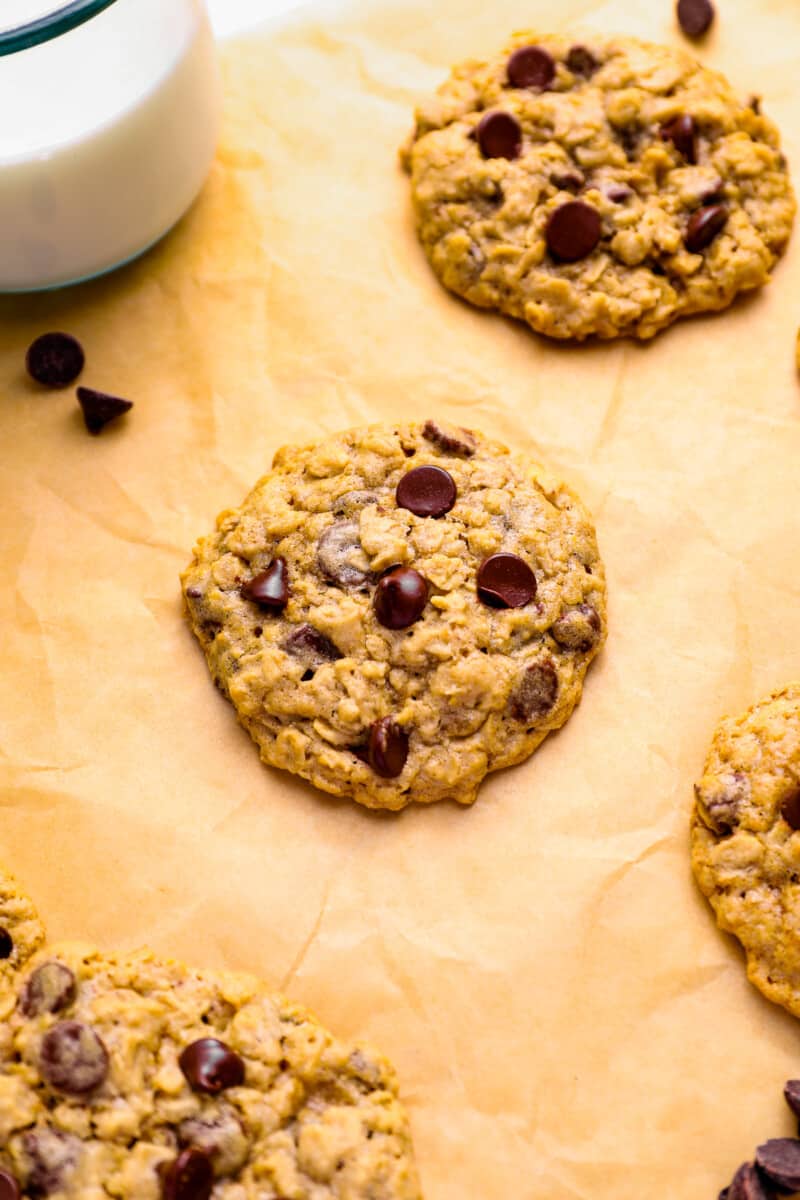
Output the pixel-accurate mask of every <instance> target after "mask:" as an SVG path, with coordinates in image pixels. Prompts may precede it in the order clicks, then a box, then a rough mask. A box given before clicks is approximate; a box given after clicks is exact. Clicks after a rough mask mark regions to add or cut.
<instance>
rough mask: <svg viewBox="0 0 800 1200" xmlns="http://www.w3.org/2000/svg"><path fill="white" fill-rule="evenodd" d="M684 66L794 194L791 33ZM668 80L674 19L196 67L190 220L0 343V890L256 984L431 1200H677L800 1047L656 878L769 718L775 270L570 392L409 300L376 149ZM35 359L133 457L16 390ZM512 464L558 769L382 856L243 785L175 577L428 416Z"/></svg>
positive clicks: (467, 4)
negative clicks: (335, 1062) (383, 1070)
mask: <svg viewBox="0 0 800 1200" xmlns="http://www.w3.org/2000/svg"><path fill="white" fill-rule="evenodd" d="M719 8H720V9H721V12H720V16H719V20H718V23H717V27H716V30H715V32H714V34H713V36H712V37H711V38H710V39H709V40H708V41H707V43H706V44H705V45H704V46H702V47H701V48H700V50H699V51H698V53H699V54H700V55H701V57H702V58H703V59H704V60H707V61H709V62H711V63H712V64H713V65H714V66H716V67H719V68H721V69H723V70H725V71H726V72H727V73H728V74H729V75H730V77H731V78H732V79H733V80H734V81H735V82H736V84H737V85H738V87H739V88H740V89H741V91H742V92H743V93H744V94H745V95H746V94H749V93H751V92H756V93H760V94H761V95H763V97H764V105H765V109H766V111H767V112H768V113H770V114H771V115H772V116H773V117H774V118H775V119H776V120H777V122H778V123H779V125H780V127H781V129H782V131H783V135H784V139H785V145H786V149H787V152H788V154H789V157H790V159H791V160H794V161H795V162H797V163H800V98H798V88H797V80H798V75H799V74H800V10H798V7H797V4H796V3H795V0H770V2H769V3H766V2H765V0H719ZM537 23H538V24H539V25H541V26H543V27H544V26H548V25H553V24H555V25H557V26H558V27H559V28H565V29H572V28H575V29H578V28H581V27H583V28H585V29H588V30H589V31H591V30H596V31H599V32H606V31H609V32H610V31H626V32H630V33H633V34H637V35H642V36H646V37H652V38H654V39H657V40H665V41H670V42H677V41H679V40H680V35H679V34H678V32H677V30H676V28H675V27H674V25H673V17H672V4H671V0H647V2H646V3H645V2H644V0H640V2H639V3H637V4H634V3H632V2H631V0H628V2H626V3H623V2H621V0H619V2H609V3H607V4H602V3H596V2H591V0H582V2H581V0H565V2H564V3H562V4H560V5H556V6H554V5H552V4H550V3H544V0H528V2H527V3H526V2H523V0H494V2H493V3H491V4H487V3H486V2H485V0H458V2H456V0H435V3H433V4H431V3H430V2H429V0H407V2H405V3H399V0H390V3H388V4H381V5H369V6H366V7H362V8H356V9H354V8H351V9H349V10H348V11H347V12H346V13H345V15H341V14H340V15H338V16H335V17H330V16H327V15H326V16H325V17H324V18H322V19H317V21H316V22H315V23H311V24H307V25H305V26H302V25H298V26H293V27H290V28H287V29H285V30H284V31H283V32H280V33H278V32H271V33H265V34H263V35H259V36H253V37H251V38H249V39H248V40H246V41H244V42H242V43H240V44H238V45H233V46H230V47H228V48H226V50H225V52H224V59H225V71H226V79H227V122H226V127H225V132H224V137H223V141H222V145H221V148H220V151H219V156H218V161H217V163H216V165H215V168H214V171H213V174H212V176H211V179H210V181H209V184H208V187H207V189H206V191H205V193H204V195H203V196H202V198H201V200H200V201H199V203H198V204H197V205H196V206H195V208H194V210H193V211H192V213H191V214H190V216H189V217H188V218H187V219H186V220H185V221H184V222H183V223H182V224H181V225H180V227H179V228H178V229H177V230H176V231H175V232H174V233H173V234H172V236H170V238H169V239H168V240H167V241H166V242H165V243H164V244H162V245H161V246H160V247H159V248H157V249H156V250H155V251H154V252H152V253H150V254H149V255H148V256H147V257H146V258H144V259H143V260H141V261H140V262H138V263H136V264H135V265H133V266H132V267H129V268H127V269H126V270H124V271H123V272H121V273H119V274H117V275H115V276H113V277H111V278H108V279H106V280H103V281H100V282H96V283H93V284H90V285H87V286H83V287H80V288H77V289H75V290H72V291H67V292H62V293H59V294H54V295H51V296H45V297H39V298H28V299H19V298H17V299H8V300H4V301H3V302H2V304H0V381H1V382H0V460H1V465H0V513H1V514H2V517H1V519H2V564H3V586H2V588H0V645H2V669H1V671H0V780H1V781H2V789H1V790H0V804H1V805H2V824H1V825H0V857H2V858H3V859H4V860H7V861H8V862H9V863H10V864H11V865H12V867H13V868H14V870H15V871H16V872H17V873H18V874H19V876H20V877H21V879H23V880H24V881H25V883H26V884H27V885H28V887H29V888H30V890H31V892H32V893H33V894H34V896H35V897H36V898H37V899H38V901H39V902H40V904H41V907H42V909H43V912H44V913H45V915H46V917H47V918H48V921H49V924H50V928H51V931H52V933H53V935H54V936H69V935H73V936H80V937H87V938H91V939H94V940H97V941H99V942H100V943H102V944H103V945H105V946H112V945H120V946H133V945H135V944H138V943H140V942H141V941H143V940H145V939H146V940H147V941H149V942H150V943H152V945H153V946H154V947H155V948H156V949H157V950H159V951H162V952H171V953H175V954H178V955H180V956H182V957H185V958H188V959H190V960H193V961H195V962H197V963H201V964H225V965H227V966H231V967H240V968H247V969H253V970H257V971H259V972H261V973H262V974H263V975H264V976H266V977H267V978H269V979H270V980H273V981H274V982H275V984H276V985H279V986H281V987H284V988H287V989H288V990H289V991H290V993H291V994H292V996H293V997H295V998H296V999H297V1000H300V1001H302V1002H305V1003H307V1004H309V1005H311V1006H312V1007H313V1008H314V1009H315V1010H316V1011H317V1012H318V1013H319V1015H320V1016H321V1017H322V1018H323V1019H324V1020H325V1021H326V1022H327V1023H328V1024H330V1025H331V1026H332V1027H334V1028H335V1029H336V1030H338V1031H340V1032H341V1033H343V1034H345V1035H348V1036H349V1035H355V1034H364V1035H366V1037H367V1038H368V1039H369V1040H371V1041H373V1042H374V1043H376V1044H377V1045H378V1046H380V1047H381V1048H382V1049H384V1050H385V1051H386V1052H387V1053H389V1054H390V1055H391V1057H392V1058H393V1059H394V1061H395V1062H396V1064H397V1066H398V1068H399V1069H400V1072H401V1078H402V1082H403V1090H404V1093H405V1096H406V1099H407V1101H408V1103H409V1106H410V1109H411V1112H412V1117H413V1124H414V1129H415V1135H416V1142H417V1148H418V1153H419V1160H420V1167H421V1171H422V1176H423V1181H424V1186H425V1191H426V1195H427V1197H428V1198H429V1200H464V1198H466V1197H489V1198H490V1200H494V1198H495V1197H497V1198H498V1200H499V1198H500V1197H506V1196H513V1197H514V1198H515V1200H553V1198H554V1197H560V1198H564V1200H567V1198H575V1200H578V1198H580V1200H584V1198H586V1200H588V1198H589V1197H591V1200H642V1197H649V1196H669V1197H670V1198H671V1200H705V1198H706V1197H711V1196H716V1194H717V1191H718V1189H719V1188H720V1187H721V1186H722V1184H723V1183H725V1182H727V1179H728V1178H729V1176H730V1174H731V1173H732V1171H733V1168H734V1167H735V1166H736V1165H737V1164H738V1162H739V1161H740V1160H741V1159H743V1158H745V1157H746V1156H748V1155H749V1154H750V1153H751V1152H752V1149H753V1147H754V1145H755V1143H756V1142H757V1141H759V1140H761V1139H763V1138H764V1137H766V1136H768V1135H778V1134H781V1133H786V1132H790V1131H791V1124H790V1121H789V1117H788V1114H784V1111H783V1105H782V1101H781V1099H780V1087H781V1084H782V1082H783V1081H784V1079H785V1078H787V1077H788V1076H789V1075H797V1074H798V1072H799V1071H800V1028H798V1026H797V1025H796V1024H795V1023H794V1022H793V1021H792V1020H791V1018H789V1017H787V1016H786V1015H785V1014H783V1013H782V1012H781V1011H779V1010H777V1009H775V1008H772V1007H771V1006H770V1005H769V1004H767V1002H766V1001H764V1000H762V999H761V998H760V996H759V995H758V994H757V993H756V992H755V991H754V990H753V989H751V988H750V987H749V985H748V984H747V983H746V981H745V978H744V972H743V969H742V961H741V957H740V954H739V951H738V949H737V947H736V946H735V945H734V944H733V943H732V942H731V941H729V940H728V939H726V938H724V937H723V936H722V935H721V934H719V933H718V932H717V931H716V929H715V927H714V924H713V921H712V918H711V916H710V914H709V912H708V911H707V910H706V906H705V904H704V902H703V901H702V899H701V898H700V896H699V895H698V893H697V892H696V891H695V889H694V887H693V884H692V880H691V876H690V871H689V865H688V854H687V820H688V816H689V811H690V808H691V799H692V783H693V781H694V779H695V778H696V777H697V776H698V775H699V773H700V770H701V767H702V762H703V758H704V755H705V751H706V746H707V743H708V740H709V738H710V735H711V732H712V729H713V727H714V725H715V724H716V722H717V720H718V719H719V717H720V716H722V714H723V713H724V712H727V711H737V710H739V709H741V708H743V707H745V706H746V705H748V704H749V703H750V702H751V701H752V700H754V699H755V698H756V697H758V696H760V695H761V694H762V693H764V692H766V691H768V690H769V689H771V688H773V687H775V686H778V685H780V684H782V683H783V682H784V681H785V680H787V679H791V678H797V677H798V676H800V603H798V598H799V597H800V573H799V572H798V566H797V561H798V550H799V549H800V387H799V386H798V380H797V378H796V376H795V372H794V365H793V354H794V334H795V327H796V325H797V324H798V322H800V234H798V236H797V237H796V238H795V240H794V242H793V244H792V247H791V250H790V253H789V256H788V258H787V260H785V261H784V262H783V263H782V264H781V265H780V266H779V267H778V269H777V271H776V274H775V280H774V282H773V284H772V285H771V286H770V287H769V288H768V289H767V290H766V291H765V292H763V293H762V294H760V295H758V296H756V297H753V298H752V299H749V300H745V301H744V302H742V303H740V304H739V305H737V306H736V308H735V309H734V310H732V311H730V312H728V313H726V314H723V315H721V316H719V317H710V318H701V319H697V320H694V321H691V322H684V323H682V324H680V325H678V326H676V327H675V328H673V329H672V330H671V331H669V332H667V333H665V334H662V335H661V336H660V337H659V338H658V340H657V341H656V342H655V343H653V344H651V345H648V346H644V347H642V346H638V345H632V344H615V345H599V346H584V347H578V348H569V347H565V346H562V345H556V344H551V343H548V342H546V341H544V340H541V339H537V338H536V337H535V336H534V335H532V334H531V333H529V332H527V331H526V330H525V329H524V328H522V327H517V326H515V325H513V324H511V323H509V322H508V321H506V320H504V319H503V318H501V317H497V316H494V315H490V314H486V313H480V312H478V311H476V310H472V309H470V308H469V307H467V306H466V305H465V304H462V303H461V302H459V301H458V300H456V299H454V298H453V297H451V296H450V295H448V294H447V293H445V292H444V291H443V290H442V289H441V288H440V286H439V284H438V283H437V282H436V280H435V279H434V277H433V275H432V273H431V271H430V269H429V267H428V264H427V262H426V261H425V259H424V257H423V255H422V252H421V251H420V249H419V248H418V246H417V243H416V240H415V236H414V232H413V228H412V222H411V215H410V203H409V195H408V187H407V181H406V179H405V177H404V176H403V175H402V173H401V171H400V169H399V167H398V164H397V158H396V154H397V148H398V146H399V144H400V142H401V141H402V139H403V138H404V137H405V135H406V133H407V131H408V129H409V127H410V122H411V113H412V108H413V105H414V103H415V101H416V100H417V99H418V98H419V97H421V96H422V95H424V94H425V93H427V92H428V91H429V89H431V88H433V87H434V86H435V85H436V84H437V83H438V82H439V81H440V80H441V79H442V78H443V77H444V75H445V73H446V69H447V66H448V64H449V63H450V62H451V61H455V60H457V59H459V58H461V57H463V56H469V55H472V54H481V53H483V52H484V51H490V50H491V49H493V48H494V47H496V46H497V45H498V44H499V43H500V42H502V40H503V39H504V38H505V36H506V34H507V33H508V32H509V31H510V30H511V29H513V28H515V27H517V28H518V27H524V26H535V25H536V24H537ZM47 328H65V329H68V330H70V331H71V332H73V333H75V334H76V335H78V336H79V337H80V338H81V339H82V340H83V342H84V344H85V347H86V351H87V358H88V365H87V368H86V371H85V374H84V378H83V382H84V383H85V384H87V385H90V386H95V387H99V388H106V389H108V390H111V391H117V392H119V393H120V394H122V395H124V396H128V397H130V398H131V399H133V400H134V401H135V403H136V407H135V408H134V410H133V412H132V414H131V415H130V416H129V417H127V418H125V419H124V420H123V421H120V422H119V423H118V424H117V426H116V427H115V428H112V427H109V428H108V429H107V430H106V432H105V433H104V434H103V435H102V436H101V437H100V438H98V439H92V438H89V437H88V435H87V434H86V432H85V430H84V429H83V427H82V425H81V421H80V417H79V415H78V409H77V404H76V403H75V399H74V395H73V394H72V393H71V392H70V391H67V392H64V393H55V394H50V393H44V392H42V391H41V390H40V389H37V388H35V387H34V386H33V385H32V384H30V383H28V382H27V381H26V379H25V376H24V372H23V359H24V352H25V349H26V347H27V345H28V343H29V342H30V341H31V339H32V338H33V337H34V336H35V335H36V334H38V333H40V332H42V331H43V330H45V329H47ZM437 413H438V414H441V415H442V416H444V417H446V418H448V419H451V420H455V421H457V422H461V423H463V424H467V425H475V426H478V427H482V428H483V429H485V430H486V431H487V432H488V433H490V434H492V435H494V436H497V437H499V438H501V439H502V440H504V441H506V442H508V443H510V444H512V445H514V446H516V447H518V448H519V449H521V450H523V451H531V452H534V451H539V452H541V454H542V455H543V456H544V457H545V458H546V459H547V460H548V461H549V462H550V463H551V464H552V465H553V467H554V468H556V469H558V470H559V471H561V472H562V473H563V475H564V476H565V477H566V478H567V479H569V480H570V481H571V482H572V483H573V484H574V485H575V486H576V487H577V488H578V489H579V491H580V492H581V493H582V495H583V496H584V498H585V499H586V501H587V503H588V504H589V505H590V507H591V509H592V510H593V512H594V515H595V517H596V520H597V525H598V531H599V538H600V544H601V550H602V552H603V554H604V557H605V560H606V563H607V566H608V573H609V584H610V589H611V636H610V639H609V643H608V647H607V649H606V651H605V652H604V654H603V655H602V657H601V659H600V660H599V662H598V664H597V665H596V666H595V668H594V669H593V670H592V672H591V674H590V678H589V682H588V686H587V688H586V692H585V695H584V700H583V703H582V705H581V707H580V708H579V710H578V711H577V712H576V714H575V716H574V717H573V718H572V720H571V721H570V722H569V725H568V726H567V727H566V729H565V730H564V731H563V732H562V733H560V734H558V735H557V736H554V737H551V738H550V739H549V740H548V742H547V743H546V744H545V745H544V747H543V748H542V749H541V750H540V751H539V752H538V753H537V754H536V755H535V756H534V758H533V759H532V760H530V761H529V762H528V763H527V764H526V765H525V766H522V767H519V768H517V769H515V770H513V771H509V772H505V773H503V774H501V775H499V776H497V777H494V778H492V779H490V780H489V781H488V782H487V783H486V785H485V786H484V788H483V790H482V793H481V797H480V800H479V801H478V803H477V805H476V806H475V807H474V808H473V809H471V810H469V809H468V810H462V809H460V808H458V807H457V806H455V805H452V806H451V805H445V806H441V807H435V808H431V809H424V808H419V809H416V810H414V811H408V812H406V813H404V814H403V815H401V816H399V817H391V816H379V815H378V816H376V815H374V814H369V813H367V812H363V811H361V810H359V809H357V808H356V807H355V806H353V805H351V804H349V803H347V802H337V801H334V800H331V799H328V798H326V797H324V796H323V795H321V794H317V793H315V792H314V791H313V790H312V789H310V788H309V787H307V786H305V785H304V784H301V783H299V782H296V781H295V780H293V779H291V778H288V777H284V776H282V775H280V774H278V773H277V772H274V771H271V770H268V769H267V768H265V767H262V766H261V765H260V764H259V761H258V755H257V753H256V750H255V748H254V746H253V745H252V744H251V743H250V740H249V738H248V737H247V735H246V734H245V733H243V732H242V731H241V730H240V729H239V727H238V726H237V724H236V721H235V719H234V715H233V711H232V709H231V708H230V707H229V706H228V704H227V703H226V702H225V701H224V700H223V699H222V698H221V696H220V695H219V694H218V693H217V692H216V691H215V689H214V687H213V686H212V684H211V682H210V680H209V677H208V674H207V671H206V667H205V663H204V661H203V658H202V655H201V654H200V651H199V649H198V648H197V646H196V645H195V644H194V642H193V640H192V638H191V637H190V635H189V633H188V631H187V629H186V628H185V627H184V624H183V621H182V617H181V606H180V597H179V590H178V572H179V570H180V569H181V568H182V567H183V565H184V564H185V562H186V561H187V559H188V556H189V553H190V550H191V547H192V544H193V541H194V539H195V538H196V537H197V536H198V535H200V534H202V533H205V532H206V531H208V530H210V529H211V527H212V524H213V521H214V518H215V516H216V514H217V512H218V511H219V510H220V509H222V508H224V507H226V506H229V505H233V504H236V503H237V502H238V501H239V500H240V499H241V497H242V496H243V495H244V493H245V491H246V490H247V489H248V488H249V486H250V485H251V484H252V483H253V482H254V481H255V479H256V478H257V477H258V476H259V475H260V474H261V473H262V472H263V471H264V470H265V469H266V468H267V466H268V464H269V462H270V460H271V457H272V454H273V452H274V450H275V449H276V448H277V447H278V446H279V445H281V444H282V443H284V442H287V441H293V440H299V439H310V438H315V437H318V436H319V435H321V434H323V433H324V432H325V431H328V430H335V429H339V428H342V427H345V426H348V425H352V424H357V423H360V422H367V421H376V420H380V419H387V420H391V419H394V418H396V417H399V416H400V415H401V414H402V415H403V416H404V417H413V418H415V419H419V418H424V417H426V416H428V415H431V414H437Z"/></svg>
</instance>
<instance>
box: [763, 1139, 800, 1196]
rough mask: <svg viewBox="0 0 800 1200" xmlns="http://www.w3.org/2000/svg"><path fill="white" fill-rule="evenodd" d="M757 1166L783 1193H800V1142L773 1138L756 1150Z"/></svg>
mask: <svg viewBox="0 0 800 1200" xmlns="http://www.w3.org/2000/svg"><path fill="white" fill-rule="evenodd" d="M756 1166H758V1167H759V1168H760V1169H761V1170H762V1171H763V1173H764V1174H765V1175H766V1177H767V1179H768V1180H769V1181H770V1183H772V1184H773V1185H774V1186H775V1187H777V1188H780V1190H781V1191H782V1192H791V1193H792V1194H794V1193H795V1192H800V1141H798V1139H797V1138H771V1139H770V1141H768V1142H764V1143H763V1145H761V1146H759V1147H758V1149H757V1150H756Z"/></svg>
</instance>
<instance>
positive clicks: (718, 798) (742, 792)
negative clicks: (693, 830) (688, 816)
mask: <svg viewBox="0 0 800 1200" xmlns="http://www.w3.org/2000/svg"><path fill="white" fill-rule="evenodd" d="M694 793H695V796H696V798H697V807H698V813H699V816H700V817H701V819H702V821H703V822H704V824H705V825H707V826H708V828H709V829H711V830H712V831H713V832H714V833H719V834H722V835H725V834H728V833H731V832H732V831H733V830H734V829H735V828H736V826H737V825H738V824H739V810H740V809H741V807H742V805H743V804H746V803H747V801H748V800H749V799H750V780H749V779H748V777H747V776H746V775H744V774H742V772H741V771H731V772H730V773H727V774H725V775H723V776H721V777H720V778H713V777H712V778H711V779H709V781H708V782H706V781H705V780H704V781H703V782H702V783H699V784H696V786H695V789H694Z"/></svg>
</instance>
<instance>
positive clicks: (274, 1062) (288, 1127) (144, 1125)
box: [0, 873, 419, 1200]
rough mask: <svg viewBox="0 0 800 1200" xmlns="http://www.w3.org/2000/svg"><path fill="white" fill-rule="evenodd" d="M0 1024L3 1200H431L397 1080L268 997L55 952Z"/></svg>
mask: <svg viewBox="0 0 800 1200" xmlns="http://www.w3.org/2000/svg"><path fill="white" fill-rule="evenodd" d="M8 887H13V885H8V884H7V883H6V881H5V880H4V879H3V876H2V873H0V888H5V889H6V890H8ZM0 1019H1V1020H2V1027H1V1028H0V1196H2V1197H3V1200H19V1197H20V1196H23V1197H30V1200H39V1198H40V1197H46V1196H53V1197H58V1198H59V1200H89V1198H90V1197H91V1198H92V1200H94V1198H95V1197H97V1200H100V1197H105V1196H114V1197H117V1198H118V1200H210V1198H211V1197H212V1196H213V1200H288V1198H289V1197H291V1198H292V1200H419V1186H418V1182H417V1177H416V1172H415V1168H414V1162H413V1154H412V1148H411V1140H410V1135H409V1129H408V1122H407V1119H406V1115H405V1112H404V1111H403V1109H402V1107H401V1105H400V1102H399V1100H398V1098H397V1084H396V1080H395V1075H394V1072H393V1070H392V1068H391V1066H390V1065H389V1064H388V1063H387V1062H386V1061H385V1060H384V1059H383V1058H380V1057H379V1056H376V1055H374V1054H372V1053H371V1052H370V1051H368V1050H366V1049H364V1048H363V1047H360V1046H357V1045H348V1044H344V1043H342V1042H340V1041H337V1039H336V1038H334V1037H333V1036H332V1035H331V1034H330V1033H328V1032H327V1031H326V1030H325V1029H323V1028H322V1027H321V1026H320V1025H319V1024H318V1022H317V1021H316V1020H315V1019H314V1017H312V1016H311V1015H310V1014H309V1013H308V1012H306V1011H305V1010H304V1009H302V1008H299V1007H297V1006H296V1005H294V1004H291V1003H290V1002H289V1001H288V1000H285V999H283V998H282V997H280V996H276V995H274V994H272V993H271V992H270V991H268V989H267V988H266V987H265V986H264V985H263V984H262V983H260V982H259V981H258V980H256V979H253V978H251V977H249V976H245V975H234V974H229V973H226V972H221V971H199V970H193V969H190V968H187V967H184V966H183V965H182V964H180V963H177V962H171V961H166V962H165V961H161V960H159V959H157V958H156V957H155V956H154V955H152V954H151V953H149V952H147V951H142V952H140V953H138V954H104V953H101V952H100V951H98V950H94V949H92V948H91V947H87V946H84V945H79V944H63V945H56V946H49V947H47V948H42V949H39V950H38V952H37V953H36V954H35V955H34V956H33V957H32V958H30V959H29V960H28V961H27V962H26V963H25V965H24V967H22V969H21V970H19V971H18V972H16V973H15V974H12V973H11V972H8V973H7V974H6V975H4V976H3V977H2V978H0Z"/></svg>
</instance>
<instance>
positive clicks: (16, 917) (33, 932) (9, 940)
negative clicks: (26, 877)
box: [0, 871, 44, 988]
mask: <svg viewBox="0 0 800 1200" xmlns="http://www.w3.org/2000/svg"><path fill="white" fill-rule="evenodd" d="M43 941H44V926H43V925H42V922H41V921H40V920H39V914H38V913H37V912H36V909H35V908H34V906H33V904H32V903H31V901H30V900H29V899H28V897H27V896H26V895H25V893H24V892H23V891H22V890H21V888H20V887H19V885H18V884H17V882H16V881H15V880H14V879H12V877H11V876H10V875H7V874H6V873H5V872H3V871H0V988H1V987H3V986H4V984H5V982H6V980H7V979H9V978H11V976H13V975H14V974H15V973H16V972H17V971H19V969H20V967H22V966H23V965H24V964H25V963H26V962H27V960H28V959H29V958H30V957H31V955H32V954H35V953H36V951H37V950H38V949H39V947H40V946H41V944H42V942H43Z"/></svg>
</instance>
